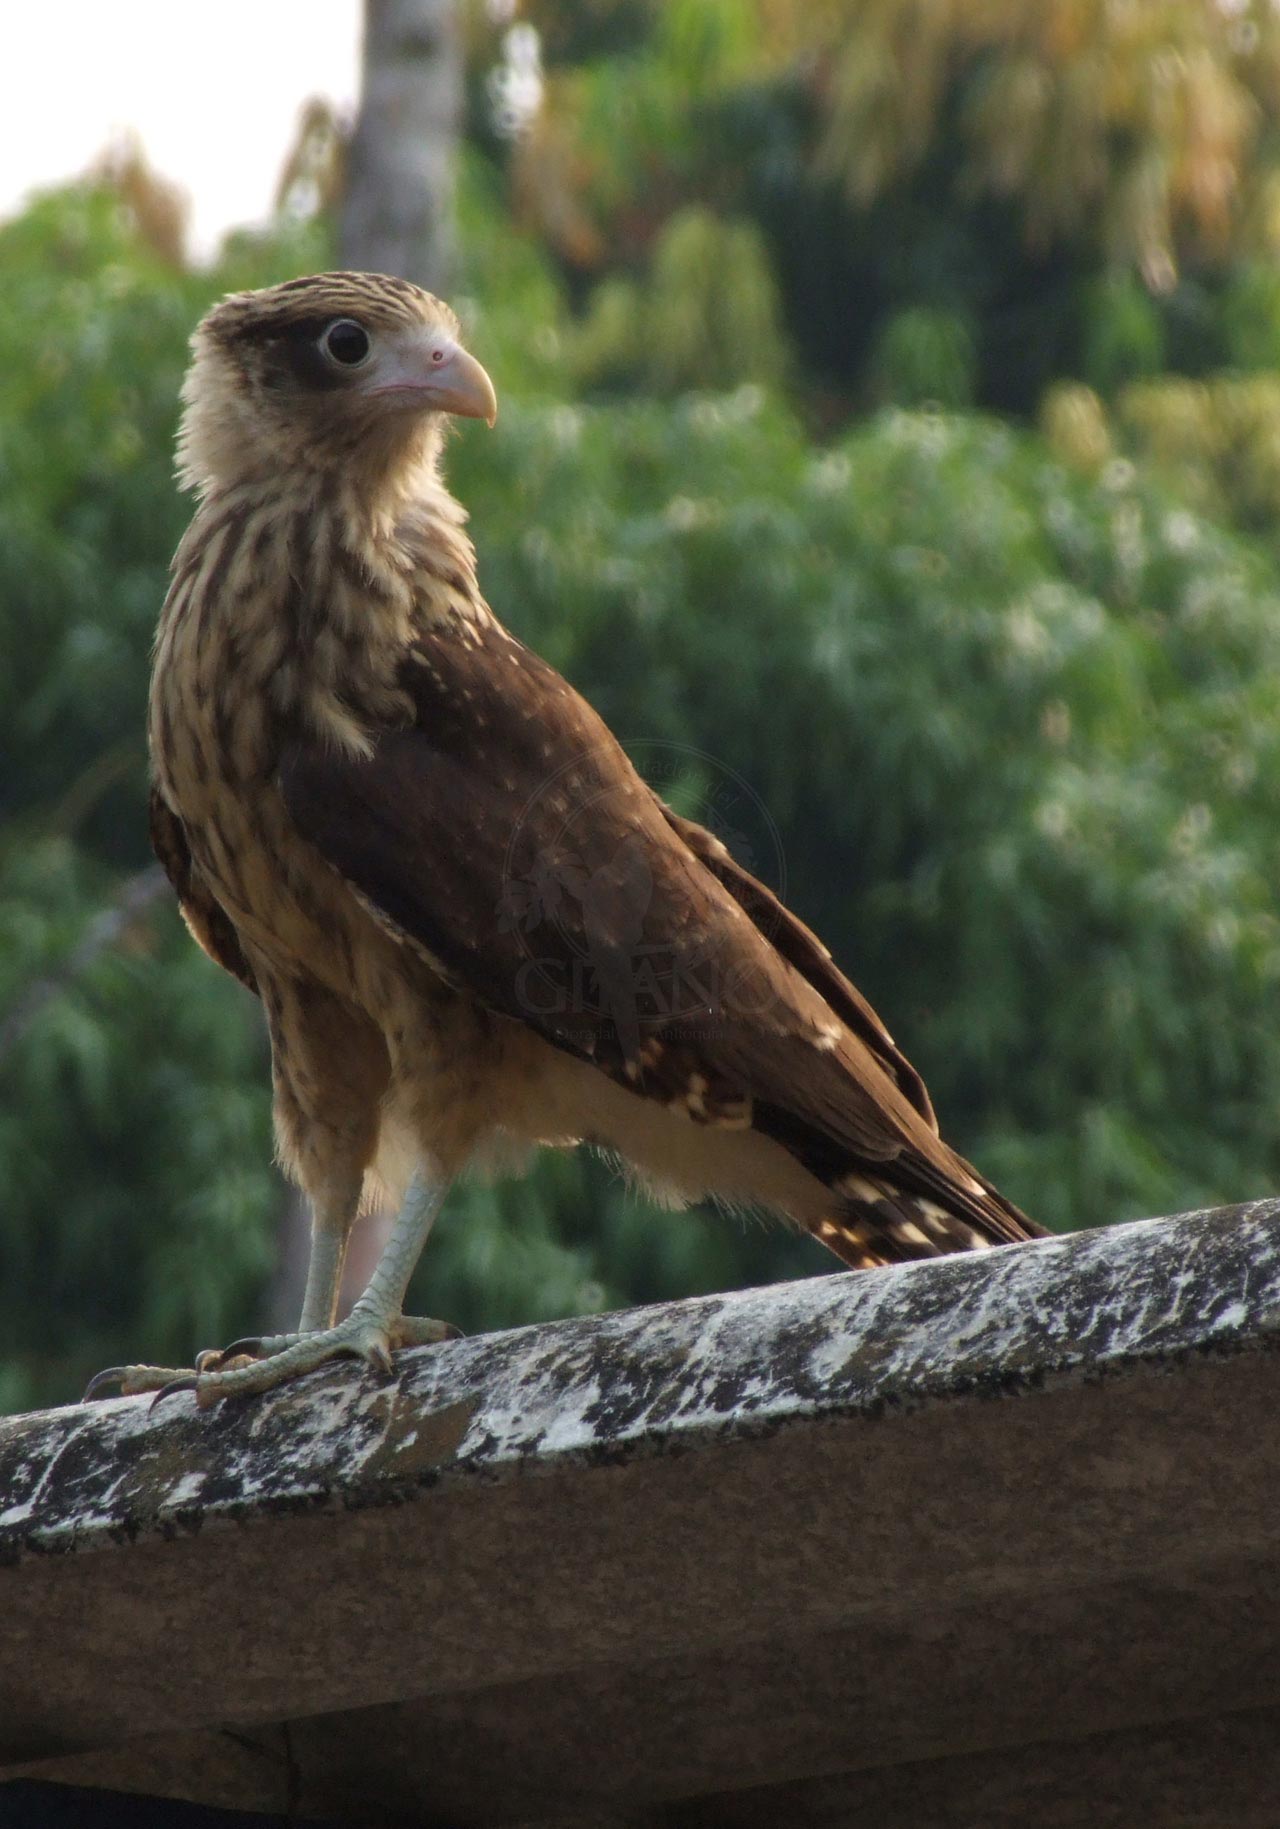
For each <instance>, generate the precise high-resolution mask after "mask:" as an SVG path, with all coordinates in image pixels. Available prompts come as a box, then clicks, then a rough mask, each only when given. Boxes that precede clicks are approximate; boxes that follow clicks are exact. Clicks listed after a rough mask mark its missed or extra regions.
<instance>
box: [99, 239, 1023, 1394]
mask: <svg viewBox="0 0 1280 1829" xmlns="http://www.w3.org/2000/svg"><path fill="white" fill-rule="evenodd" d="M457 338H458V324H457V321H456V319H455V318H454V316H453V313H452V312H451V311H450V310H449V309H448V307H447V306H445V305H442V304H441V303H440V302H439V300H437V299H434V298H431V297H430V296H429V295H428V294H427V293H425V292H421V291H419V290H418V288H417V287H415V286H411V285H408V284H406V283H405V282H404V281H402V280H397V279H387V278H383V277H380V276H378V275H375V274H367V273H326V274H320V275H318V276H316V277H314V278H310V279H298V280H292V281H290V282H289V283H288V284H287V285H283V286H274V287H271V288H270V289H269V290H267V291H262V292H249V293H243V294H239V295H237V296H234V297H231V298H227V299H224V300H223V302H222V303H221V304H220V305H218V306H217V307H216V308H215V309H214V310H213V311H211V312H210V313H209V315H208V316H207V317H206V318H205V320H204V322H203V323H202V324H201V325H200V327H199V329H198V330H197V331H196V334H195V337H194V340H193V349H194V359H193V361H192V364H191V368H190V371H189V373H188V376H187V380H186V384H185V387H184V390H183V398H184V401H185V405H186V413H185V417H184V419H183V425H182V433H181V439H180V447H179V449H180V460H181V476H182V480H183V482H184V483H185V485H186V486H187V487H189V488H191V489H194V490H195V491H196V493H197V495H198V497H199V507H198V509H197V512H196V515H195V519H194V520H193V521H192V523H191V526H190V527H189V529H188V530H187V533H186V536H185V538H184V539H183V541H182V544H181V546H180V547H179V548H178V552H177V556H176V558H175V560H174V567H173V585H172V588H171V589H170V591H169V595H168V598H167V599H166V602H165V605H164V610H163V612H162V614H161V618H160V629H159V637H158V640H157V644H156V655H155V671H154V676H153V679H152V686H151V714H150V736H151V753H152V758H153V765H154V776H155V786H154V792H153V796H152V834H153V839H154V843H155V847H156V850H157V852H158V854H159V856H160V858H161V859H162V860H163V862H164V865H165V868H166V869H167V870H168V873H169V875H170V877H171V878H172V881H173V884H174V887H175V889H176V890H177V892H178V896H179V899H180V901H181V904H182V909H183V913H184V914H185V916H186V919H187V922H188V924H189V926H190V928H191V930H192V932H193V933H194V935H195V937H196V939H197V940H198V941H199V942H200V944H201V945H202V946H203V947H204V948H205V950H206V952H208V953H209V954H210V955H211V956H212V957H213V958H214V959H215V960H217V962H218V963H219V964H220V965H222V966H224V967H225V968H226V969H227V970H228V971H229V972H234V973H235V975H236V977H237V978H239V979H240V980H241V981H242V983H244V984H246V985H248V986H249V987H250V989H252V990H254V991H256V992H257V993H258V994H259V996H260V997H261V998H262V1002H263V1006H264V1008H265V1010H266V1015H267V1022H268V1024H269V1027H270V1033H271V1050H272V1071H273V1080H274V1088H275V1126H276V1135H277V1138H278V1141H279V1149H280V1155H281V1157H282V1159H283V1161H284V1164H285V1166H286V1168H287V1169H288V1171H289V1173H290V1174H291V1175H293V1176H295V1177H296V1178H297V1180H298V1181H299V1182H300V1183H301V1185H302V1187H303V1188H304V1189H305V1190H306V1192H307V1194H308V1195H309V1196H310V1199H311V1201H312V1203H313V1207H314V1225H313V1232H312V1254H311V1265H310V1272H309V1275H308V1279H307V1288H306V1298H305V1301H304V1303H303V1309H302V1318H301V1321H300V1323H299V1332H298V1333H297V1334H296V1335H286V1336H282V1337H276V1338H272V1339H267V1340H261V1341H253V1342H238V1343H237V1346H236V1347H235V1348H234V1349H228V1350H227V1353H225V1354H217V1353H209V1354H205V1355H202V1357H201V1360H200V1362H199V1366H198V1370H197V1371H196V1372H195V1374H194V1375H192V1374H175V1373H173V1372H171V1371H168V1370H164V1369H161V1368H156V1367H142V1366H128V1367H122V1368H116V1370H115V1371H114V1373H112V1374H103V1378H104V1379H106V1378H114V1379H115V1380H116V1381H117V1382H118V1383H120V1384H122V1386H123V1388H124V1389H125V1390H128V1391H136V1390H145V1389H154V1388H156V1387H157V1386H160V1385H163V1384H164V1383H165V1382H166V1381H169V1380H172V1379H173V1378H175V1377H179V1378H180V1380H181V1382H182V1383H183V1384H184V1385H185V1386H186V1387H188V1388H193V1389H194V1390H195V1391H196V1393H197V1396H198V1398H199V1399H200V1401H201V1402H211V1401H213V1400H214V1399H216V1398H218V1397H221V1396H224V1395H229V1394H233V1393H239V1392H246V1391H261V1390H265V1389H266V1388H268V1387H269V1386H271V1385H273V1384H276V1383H278V1382H279V1381H280V1380H282V1379H285V1378H287V1377H290V1376H292V1375H294V1374H296V1373H298V1372H301V1371H304V1370H307V1369H309V1368H311V1367H313V1366H317V1365H319V1364H321V1363H322V1362H323V1361H325V1360H327V1359H330V1358H332V1357H333V1356H335V1355H337V1354H343V1353H351V1354H357V1355H359V1356H361V1357H363V1358H365V1359H367V1360H369V1361H372V1362H374V1363H376V1364H378V1365H382V1366H385V1365H386V1364H387V1363H388V1354H389V1352H390V1351H391V1349H392V1348H394V1347H397V1346H402V1345H405V1344H411V1343H421V1342H428V1341H437V1340H441V1339H444V1338H446V1337H447V1336H448V1335H449V1334H450V1333H451V1332H452V1331H453V1330H452V1329H450V1328H448V1327H447V1326H445V1325H444V1324H443V1323H440V1322H436V1321H424V1320H414V1319H411V1318H406V1317H405V1316H404V1315H402V1313H401V1304H402V1302H403V1300H404V1293H405V1289H406V1287H407V1285H408V1282H409V1276H410V1272H411V1271H412V1270H413V1267H414V1265H415V1263H416V1262H417V1259H418V1255H419V1253H420V1251H421V1250H422V1246H423V1243H424V1241H425V1239H426V1237H427V1234H428V1232H429V1231H430V1228H431V1222H432V1220H433V1218H434V1217H435V1214H436V1212H437V1211H438V1209H439V1206H440V1203H441V1201H442V1199H443V1197H444V1194H445V1190H446V1189H447V1188H448V1186H449V1183H450V1182H451V1180H452V1179H453V1177H454V1176H456V1175H457V1174H458V1172H459V1170H461V1169H462V1168H463V1167H464V1166H465V1165H466V1164H467V1163H468V1162H469V1161H470V1160H472V1159H473V1158H475V1157H477V1156H479V1155H482V1154H484V1153H487V1152H491V1151H492V1149H493V1147H494V1146H495V1145H502V1144H504V1143H509V1142H512V1141H514V1142H516V1143H519V1144H527V1143H531V1142H536V1143H553V1144H558V1145H567V1144H571V1143H574V1142H577V1141H580V1140H584V1139H585V1140H587V1141H589V1142H591V1143H593V1144H596V1145H598V1146H599V1147H601V1148H603V1149H606V1150H608V1151H610V1152H612V1153H614V1154H615V1155H617V1156H619V1157H621V1158H622V1159H623V1160H624V1161H625V1162H626V1163H628V1164H629V1165H630V1166H631V1167H632V1168H633V1169H634V1170H635V1171H636V1173H637V1174H638V1176H639V1177H640V1178H641V1179H642V1180H643V1181H645V1182H647V1183H650V1184H653V1185H656V1186H658V1187H659V1188H661V1189H662V1190H663V1191H664V1192H665V1193H667V1194H668V1195H671V1196H674V1197H675V1198H676V1199H677V1200H678V1201H680V1202H683V1201H688V1200H698V1199H702V1198H705V1197H708V1196H710V1197H712V1198H714V1199H716V1200H719V1201H722V1202H724V1203H726V1204H728V1205H730V1206H735V1207H749V1208H754V1209H764V1210H766V1211H769V1212H771V1213H773V1214H776V1215H778V1216H781V1217H782V1218H784V1219H786V1220H788V1221H790V1222H791V1223H792V1224H794V1225H796V1226H798V1227H801V1228H803V1229H805V1230H807V1231H809V1232H811V1233H813V1235H814V1236H815V1237H816V1238H819V1239H821V1240H822V1242H823V1243H824V1244H825V1245H829V1246H830V1247H831V1249H832V1250H833V1251H835V1252H836V1253H837V1254H838V1255H839V1256H840V1257H841V1258H843V1259H844V1261H845V1262H846V1263H848V1264H850V1265H853V1266H855V1267H860V1266H865V1265H875V1264H887V1263H891V1262H895V1261H897V1260H898V1259H901V1258H912V1257H926V1256H932V1255H935V1254H937V1253H941V1252H949V1251H960V1250H969V1249H971V1248H975V1247H982V1246H987V1245H994V1244H1005V1243H1009V1242H1011V1241H1014V1240H1017V1239H1025V1238H1030V1237H1033V1236H1036V1235H1037V1234H1038V1233H1039V1230H1040V1229H1039V1228H1038V1227H1037V1226H1035V1225H1033V1224H1032V1223H1031V1222H1030V1221H1028V1220H1027V1219H1025V1218H1024V1217H1023V1215H1022V1214H1021V1213H1019V1212H1018V1210H1017V1208H1016V1207H1013V1206H1011V1205H1010V1203H1009V1202H1008V1201H1007V1200H1005V1199H1004V1198H1003V1197H1002V1196H1001V1195H1000V1194H998V1193H997V1192H996V1190H995V1189H994V1188H993V1187H992V1186H991V1185H990V1183H989V1182H987V1181H984V1180H983V1179H982V1177H981V1176H980V1175H978V1174H977V1173H976V1172H975V1171H974V1170H973V1169H972V1168H970V1166H969V1164H968V1163H966V1162H964V1161H962V1160H961V1158H960V1157H959V1156H957V1155H956V1154H955V1153H954V1151H952V1150H950V1149H949V1148H948V1147H947V1145H946V1144H945V1143H943V1142H942V1141H941V1139H940V1138H939V1136H938V1129H937V1124H936V1121H935V1119H934V1115H933V1110H932V1107H931V1106H930V1103H929V1097H928V1094H927V1093H926V1091H925V1088H924V1085H923V1084H922V1082H921V1080H920V1077H919V1075H918V1074H917V1073H916V1072H915V1070H914V1068H912V1067H911V1065H910V1064H909V1063H908V1062H907V1061H906V1060H905V1059H904V1057H903V1056H902V1055H901V1054H900V1053H899V1051H898V1049H897V1048H896V1047H895V1046H894V1044H893V1041H892V1039H891V1038H890V1036H889V1034H888V1032H887V1030H886V1029H885V1028H884V1026H883V1024H882V1023H881V1022H880V1020H879V1018H878V1017H877V1016H876V1015H875V1013H874V1011H873V1010H872V1009H871V1008H870V1006H869V1005H868V1004H867V1003H866V1002H865V1001H864V999H863V998H862V997H861V996H860V995H859V993H858V992H857V991H856V990H855V989H854V987H853V986H852V985H851V984H850V983H849V982H848V980H847V979H845V978H843V977H842V976H841V974H840V973H839V972H838V971H837V970H836V968H835V966H834V965H833V964H832V962H831V959H830V957H829V955H828V954H827V952H826V951H825V949H824V948H823V947H822V945H821V944H820V942H819V941H818V940H817V939H816V938H815V936H814V935H813V934H812V933H810V932H809V930H808V929H807V928H806V927H804V926H803V925H802V924H801V922H799V921H798V920H796V919H795V917H794V916H793V915H791V914H789V913H788V912H787V910H786V909H785V908H784V907H783V906H782V905H781V904H780V903H779V902H778V901H777V900H776V898H775V897H774V896H773V895H772V894H771V893H770V891H769V890H768V889H766V888H764V887H763V885H761V884H760V883H758V882H756V881H755V880H754V878H752V877H751V876H749V875H748V874H747V872H746V871H745V870H743V869H742V868H740V867H739V865H738V864H737V863H735V861H734V859H733V858H732V856H731V855H730V854H729V852H728V851H727V850H726V849H725V847H724V846H723V845H722V844H721V843H720V842H719V841H718V840H717V839H716V838H714V837H713V836H712V835H711V834H710V833H709V832H706V831H704V830H703V829H702V828H701V827H700V826H696V825H693V824H691V823H690V822H689V821H688V820H685V819H681V818H678V817H677V816H676V815H675V814H674V813H672V812H670V811H669V810H668V808H666V807H665V806H664V805H663V804H662V802H661V801H660V800H659V799H658V798H657V797H656V795H655V794H654V793H653V792H652V791H651V790H650V789H649V788H648V787H647V786H646V785H645V783H644V782H643V781H642V780H641V779H640V777H639V775H637V773H636V772H635V770H634V769H633V768H632V766H631V764H630V762H629V761H628V759H627V757H626V756H625V755H624V753H623V751H622V750H621V748H620V747H619V745H618V744H617V742H616V741H615V740H614V738H613V737H612V736H611V735H610V733H609V731H608V730H607V729H606V727H605V726H604V724H603V723H602V722H601V721H600V719H599V718H598V717H597V716H596V714H595V712H594V711H592V709H591V707H590V706H589V705H588V704H586V703H585V701H584V700H583V699H581V698H579V696H578V694H577V693H576V692H575V691H574V690H573V688H572V687H571V686H569V685H567V684H566V683H565V681H564V680H563V679H561V678H560V677H559V675H558V674H556V673H555V672H554V671H553V670H552V669H551V668H550V667H549V666H547V664H546V663H545V662H544V661H542V660H539V658H538V656H537V655H536V654H532V653H530V651H529V649H528V648H526V647H524V646H523V645H522V644H521V643H520V642H519V641H517V640H516V639H515V638H514V636H511V635H509V634H508V633H507V631H506V630H505V629H504V628H503V626H502V624H501V623H500V622H499V621H498V620H497V618H496V617H495V616H494V614H493V612H492V611H491V610H490V609H489V606H488V605H487V604H486V603H485V601H484V598H483V597H482V596H481V595H480V591H479V587H478V585H477V583H476V572H475V554H474V552H473V550H472V547H471V542H470V541H469V539H468V538H467V535H466V533H465V532H464V523H465V519H466V516H465V514H464V512H463V510H462V509H461V508H460V507H459V505H458V503H457V502H456V501H455V500H454V499H453V497H452V496H451V495H450V494H449V492H448V489H447V488H446V487H445V484H444V482H443V480H442V478H441V474H440V454H441V444H442V439H443V431H444V415H445V414H447V413H458V414H465V415H467V416H469V417H474V418H479V419H485V420H488V421H489V423H490V424H492V423H493V420H494V417H495V413H496V401H495V397H494V391H493V387H492V384H491V383H490V380H489V377H488V375H486V373H485V371H484V370H483V368H481V366H480V364H479V363H478V362H477V361H476V360H475V359H474V357H472V356H470V355H468V354H467V352H466V351H465V350H464V349H462V348H461V346H460V345H459V343H458V340H457ZM529 883H535V884H541V885H542V886H543V890H544V891H545V893H543V894H542V895H541V897H539V896H537V895H535V896H534V898H533V905H532V907H531V906H530V902H529V897H528V894H527V890H526V892H525V893H524V897H523V900H522V899H520V897H518V896H514V895H513V887H514V886H517V885H526V886H527V885H528V884H529ZM540 904H541V905H540ZM388 1198H390V1199H399V1200H400V1201H401V1205H400V1209H399V1217H398V1218H397V1220H396V1222H395V1227H394V1230H393V1232H392V1234H391V1237H390V1240H389V1243H388V1244H387V1247H386V1249H385V1251H384V1253H383V1256H382V1258H381V1260H380V1261H379V1263H378V1266H377V1268H376V1270H375V1272H374V1275H373V1277H372V1279H371V1280H370V1283H369V1286H368V1288H367V1289H366V1290H365V1292H364V1294H363V1295H362V1296H361V1297H360V1299H359V1301H358V1302H357V1303H356V1306H355V1308H354V1309H353V1311H352V1312H351V1314H350V1315H349V1316H348V1317H347V1318H346V1320H344V1321H343V1322H341V1323H340V1324H338V1325H335V1324H334V1323H335V1312H336V1303H337V1296H338V1286H339V1278H340V1274H341V1270H342V1263H343V1256H344V1252H345V1250H346V1245H347V1238H348V1235H349V1233H350V1230H351V1227H352V1224H353V1223H354V1221H355V1219H356V1217H357V1214H358V1212H359V1211H360V1209H361V1205H362V1203H363V1202H368V1201H377V1200H381V1199H388ZM231 1354H234V1359H231V1358H230V1355H231ZM96 1382H97V1381H95V1383H96Z"/></svg>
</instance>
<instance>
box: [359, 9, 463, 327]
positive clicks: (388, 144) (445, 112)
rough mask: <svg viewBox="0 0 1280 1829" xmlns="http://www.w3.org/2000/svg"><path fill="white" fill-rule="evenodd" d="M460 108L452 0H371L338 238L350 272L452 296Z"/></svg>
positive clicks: (459, 51)
mask: <svg viewBox="0 0 1280 1829" xmlns="http://www.w3.org/2000/svg"><path fill="white" fill-rule="evenodd" d="M462 101H463V88H462V46H461V42H460V38H459V33H458V17H457V5H456V0H365V30H364V68H363V78H362V93H361V98H360V114H359V117H358V119H357V121H356V131H355V136H354V138H353V140H352V143H351V150H350V155H349V163H348V172H347V189H346V198H345V201H344V204H343V210H342V224H341V233H340V241H339V247H340V253H341V258H342V261H343V264H344V265H345V266H348V267H360V268H365V269H366V270H368V271H370V272H376V273H396V274H399V275H400V277H401V278H403V279H411V280H415V281H416V282H417V283H418V285H420V286H425V287H426V288H427V289H428V291H431V292H436V293H442V292H445V291H447V290H448V287H449V283H450V280H451V278H452V271H451V268H452V260H453V159H454V149H455V146H456V144H457V139H458V132H459V128H460V125H461V120H462Z"/></svg>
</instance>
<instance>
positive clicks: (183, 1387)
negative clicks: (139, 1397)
mask: <svg viewBox="0 0 1280 1829" xmlns="http://www.w3.org/2000/svg"><path fill="white" fill-rule="evenodd" d="M179 1391H194V1392H195V1394H196V1401H197V1403H199V1400H200V1379H199V1377H198V1376H192V1377H190V1378H171V1379H170V1380H169V1382H168V1384H164V1385H161V1387H160V1389H159V1390H158V1391H157V1392H156V1394H155V1396H154V1397H153V1398H152V1399H151V1406H150V1408H151V1409H152V1410H154V1409H155V1407H156V1405H157V1404H161V1403H163V1402H164V1400H165V1398H166V1397H174V1396H176V1395H177V1393H178V1392H179ZM204 1407H205V1406H204V1405H203V1404H201V1405H200V1408H201V1409H203V1408H204Z"/></svg>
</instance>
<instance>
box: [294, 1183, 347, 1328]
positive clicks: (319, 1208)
mask: <svg viewBox="0 0 1280 1829" xmlns="http://www.w3.org/2000/svg"><path fill="white" fill-rule="evenodd" d="M361 1179H362V1177H358V1178H357V1180H356V1183H355V1186H354V1187H343V1188H341V1189H340V1190H339V1192H338V1195H337V1197H336V1198H334V1197H333V1196H332V1195H329V1194H327V1193H326V1194H322V1195H319V1196H317V1198H316V1201H315V1213H314V1216H313V1218H312V1222H311V1258H310V1261H309V1263H308V1264H307V1286H306V1289H305V1291H304V1292H303V1297H302V1316H301V1319H300V1320H299V1322H298V1332H299V1333H300V1334H313V1333H317V1332H319V1330H320V1329H321V1328H322V1327H332V1326H333V1324H334V1321H335V1320H336V1319H337V1314H338V1291H339V1289H340V1288H341V1286H342V1269H343V1265H344V1264H345V1263H346V1261H347V1242H348V1240H349V1239H350V1237H351V1227H352V1225H353V1224H354V1222H355V1217H356V1212H357V1209H358V1207H359V1205H360V1185H361Z"/></svg>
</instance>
